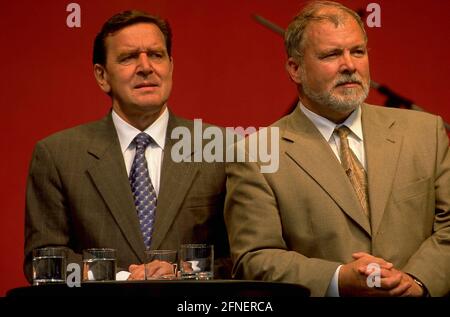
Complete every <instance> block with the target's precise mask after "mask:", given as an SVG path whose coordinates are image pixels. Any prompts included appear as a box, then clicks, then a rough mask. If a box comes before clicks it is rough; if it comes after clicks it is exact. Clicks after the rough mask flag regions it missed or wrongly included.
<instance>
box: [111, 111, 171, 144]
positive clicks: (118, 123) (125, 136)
mask: <svg viewBox="0 0 450 317" xmlns="http://www.w3.org/2000/svg"><path fill="white" fill-rule="evenodd" d="M112 120H113V122H114V126H115V128H116V131H117V136H118V137H119V142H120V148H121V149H122V153H124V152H125V151H126V149H127V148H128V147H129V146H130V144H131V142H132V141H133V139H134V138H135V137H136V136H137V135H138V134H139V133H141V132H142V131H140V130H139V129H136V128H135V127H133V126H132V125H131V124H129V123H128V122H126V121H125V120H123V119H122V118H121V117H120V116H119V115H118V114H117V113H116V112H115V111H114V110H113V111H112ZM168 122H169V111H168V110H167V108H166V109H165V110H164V112H163V113H162V114H161V115H160V116H159V118H158V119H156V121H155V122H153V123H152V124H151V125H150V126H149V127H148V128H147V129H145V130H144V131H143V132H145V133H147V134H148V135H149V136H151V137H152V139H153V140H154V141H155V143H156V145H157V146H159V147H160V148H161V149H162V150H164V146H165V144H166V132H167V124H168Z"/></svg>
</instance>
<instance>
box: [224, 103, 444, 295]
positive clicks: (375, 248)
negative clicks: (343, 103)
mask: <svg viewBox="0 0 450 317" xmlns="http://www.w3.org/2000/svg"><path fill="white" fill-rule="evenodd" d="M274 126H277V127H279V128H280V136H279V138H278V139H277V141H278V142H279V146H280V161H279V163H280V165H279V169H278V171H277V172H275V173H271V174H261V173H260V172H259V164H258V163H240V164H229V165H227V169H226V170H227V176H228V180H227V198H226V202H225V221H226V225H227V229H228V233H229V239H230V246H231V253H232V258H233V260H234V262H235V265H234V269H233V272H234V276H236V277H238V278H245V279H262V280H271V281H284V282H290V283H299V284H303V285H305V286H307V287H308V288H310V289H311V294H312V295H313V296H324V295H325V293H326V291H327V288H328V285H329V283H330V281H331V278H332V276H333V274H334V272H335V271H336V268H337V267H338V266H339V264H342V263H347V262H350V261H351V260H352V256H351V255H352V253H353V252H357V251H365V252H368V253H371V254H373V255H375V256H380V257H382V258H384V259H386V260H387V261H391V262H392V263H393V264H394V265H395V266H396V267H397V268H399V269H401V270H404V271H405V272H407V273H410V274H412V275H414V276H415V277H417V278H418V279H419V280H421V281H422V282H423V283H424V284H425V285H426V286H427V287H428V290H429V291H430V294H431V295H433V296H434V295H436V296H439V295H444V294H445V293H447V292H449V290H450V153H449V147H448V137H447V134H446V133H445V130H444V128H443V123H442V119H440V118H439V117H437V116H432V115H429V114H424V113H419V112H416V111H407V110H399V109H389V108H384V107H376V106H370V105H363V107H362V127H363V132H364V146H365V152H366V160H367V169H368V171H367V172H368V183H369V200H370V216H371V217H370V221H369V220H368V218H367V217H365V216H364V214H363V212H362V210H361V206H360V204H359V202H358V200H357V198H356V195H355V192H354V190H353V188H352V185H351V183H350V181H349V179H348V177H347V176H346V174H345V172H344V170H343V168H342V166H341V165H340V163H339V161H338V159H337V158H336V156H335V155H334V153H333V152H332V150H331V148H330V146H329V145H328V143H327V141H326V140H325V139H324V138H323V136H322V135H321V134H320V132H319V131H318V130H317V128H316V127H315V126H314V125H313V123H312V122H311V121H310V120H309V119H308V118H307V117H306V116H305V115H304V114H303V112H301V110H300V109H299V108H297V109H296V110H295V111H294V112H293V113H292V114H290V115H288V116H286V117H284V118H283V119H281V120H280V121H279V122H277V123H276V124H275V125H274Z"/></svg>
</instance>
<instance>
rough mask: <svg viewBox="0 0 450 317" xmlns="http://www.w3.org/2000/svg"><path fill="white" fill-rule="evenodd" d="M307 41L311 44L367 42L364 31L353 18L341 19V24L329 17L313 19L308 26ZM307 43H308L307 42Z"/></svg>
mask: <svg viewBox="0 0 450 317" xmlns="http://www.w3.org/2000/svg"><path fill="white" fill-rule="evenodd" d="M305 35H306V42H308V41H309V42H310V43H311V44H316V45H319V44H329V45H333V44H335V43H342V42H343V41H345V42H361V43H360V44H365V38H364V33H363V31H362V30H361V27H360V26H359V24H358V22H357V21H355V19H353V18H351V17H350V18H346V19H345V20H340V21H339V24H337V25H336V24H335V23H333V21H331V20H329V19H321V20H316V21H311V23H310V24H309V25H308V27H307V28H306V32H305ZM306 45H307V43H306Z"/></svg>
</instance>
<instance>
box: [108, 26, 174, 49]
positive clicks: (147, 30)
mask: <svg viewBox="0 0 450 317" xmlns="http://www.w3.org/2000/svg"><path fill="white" fill-rule="evenodd" d="M112 43H114V44H113V45H114V46H120V47H121V48H129V49H132V48H136V47H137V46H142V45H145V47H149V48H162V49H165V48H166V42H165V37H164V34H163V33H162V32H161V30H160V29H159V27H158V26H157V25H156V24H153V23H137V24H132V25H129V26H126V27H124V28H123V29H120V30H118V31H116V32H114V33H112V34H109V35H108V36H107V37H106V38H105V44H106V46H108V45H111V44H112Z"/></svg>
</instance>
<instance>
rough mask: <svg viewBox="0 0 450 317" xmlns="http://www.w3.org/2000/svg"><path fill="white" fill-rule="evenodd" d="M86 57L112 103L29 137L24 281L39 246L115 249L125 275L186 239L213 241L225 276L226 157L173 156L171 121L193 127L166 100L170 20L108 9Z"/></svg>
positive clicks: (77, 253)
mask: <svg viewBox="0 0 450 317" xmlns="http://www.w3.org/2000/svg"><path fill="white" fill-rule="evenodd" d="M93 62H94V74H95V77H96V80H97V82H98V84H99V86H100V88H101V89H102V90H103V91H104V92H105V93H107V94H108V95H110V96H111V99H112V111H111V112H110V113H109V114H108V115H107V116H106V117H105V118H104V119H102V120H100V121H97V122H93V123H90V124H85V125H81V126H78V127H75V128H72V129H69V130H66V131H62V132H59V133H56V134H54V135H52V136H50V137H48V138H46V139H44V140H42V141H40V142H38V144H37V145H36V148H35V151H34V154H33V159H32V162H31V166H30V174H29V179H28V187H27V197H26V226H25V265H24V270H25V274H26V276H27V278H28V280H31V254H32V251H33V249H35V248H39V247H45V246H63V247H66V248H67V252H68V262H80V261H81V253H82V250H83V249H85V248H93V247H106V248H114V249H117V255H118V268H119V270H124V271H129V273H131V274H129V273H128V274H125V275H123V274H122V275H123V276H122V277H121V278H128V279H142V278H143V277H144V270H143V265H142V263H144V262H145V261H146V259H145V250H146V248H149V249H178V247H179V246H180V244H183V243H209V244H214V246H215V255H216V259H217V261H216V264H217V265H216V272H215V273H216V277H221V278H226V277H228V274H229V269H227V263H228V262H229V260H227V259H229V250H228V240H227V235H226V231H225V226H224V222H223V202H224V197H225V168H224V165H223V163H218V162H213V163H205V162H188V161H192V160H191V157H190V156H189V155H187V157H186V158H185V160H184V161H182V162H180V163H176V162H175V161H174V160H173V159H172V157H171V150H172V147H173V145H174V144H175V141H176V140H172V139H171V138H170V136H171V133H172V131H173V129H175V128H177V127H185V128H187V129H189V131H191V132H192V133H193V131H194V125H193V122H192V121H188V120H184V119H181V118H179V117H176V116H175V115H173V114H172V113H171V112H170V111H169V110H168V108H167V100H168V98H169V95H170V92H171V88H172V71H173V60H172V55H171V31H170V27H169V25H168V23H167V22H166V21H163V20H161V19H159V18H156V17H153V16H150V15H148V14H146V13H143V12H138V11H125V12H122V13H119V14H117V15H115V16H113V17H112V18H111V19H109V20H108V21H107V22H106V23H105V24H104V26H103V28H102V30H101V31H100V33H99V34H98V35H97V37H96V40H95V43H94V59H93ZM141 132H144V133H145V134H146V135H149V136H150V137H151V138H152V140H153V142H152V143H151V144H150V145H148V146H147V147H146V148H145V149H144V150H145V156H144V157H145V160H146V162H147V166H148V168H147V170H148V173H147V174H149V176H150V181H151V184H152V188H151V191H152V193H156V196H157V199H156V213H155V212H154V209H153V216H155V217H154V218H153V220H152V221H153V226H152V228H153V229H152V230H153V231H152V233H151V235H150V236H149V237H148V239H147V240H145V239H144V237H143V231H142V232H141V225H140V222H139V220H138V216H137V214H138V213H137V206H138V203H137V200H136V205H135V199H134V196H133V195H134V191H133V192H132V189H131V186H130V180H129V178H130V179H131V176H129V175H130V170H132V169H133V166H134V165H133V164H134V163H133V159H134V158H136V156H137V154H136V153H137V150H136V148H137V143H134V142H135V141H134V140H135V137H136V136H137V135H139V134H141ZM188 154H189V153H188ZM193 154H194V153H191V155H193ZM153 206H154V205H153ZM146 243H147V244H146ZM160 273H161V272H160ZM160 273H159V274H160Z"/></svg>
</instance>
